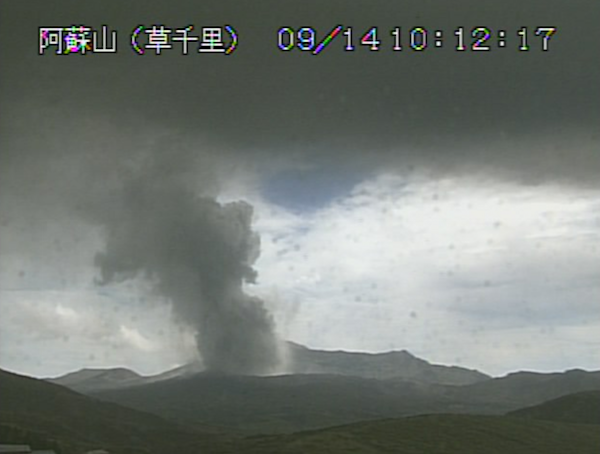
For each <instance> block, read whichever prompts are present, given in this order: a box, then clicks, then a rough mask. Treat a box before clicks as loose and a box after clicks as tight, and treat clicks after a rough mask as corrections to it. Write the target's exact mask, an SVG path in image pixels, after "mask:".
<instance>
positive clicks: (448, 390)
mask: <svg viewBox="0 0 600 454" xmlns="http://www.w3.org/2000/svg"><path fill="white" fill-rule="evenodd" d="M590 389H600V374H599V373H597V372H584V371H571V372H567V373H562V374H529V373H522V374H521V373H519V374H512V375H510V376H508V377H503V378H499V379H493V380H487V381H486V382H482V383H475V384H472V385H467V386H447V385H434V384H427V383H415V382H404V381H399V380H397V379H391V380H375V379H366V378H361V377H347V376H343V375H325V374H314V375H285V376H275V377H249V376H224V375H217V374H210V373H200V374H197V375H194V376H191V377H187V378H178V379H171V380H165V381H161V382H156V383H152V384H146V385H142V386H136V387H131V388H123V389H115V390H107V391H103V392H98V393H96V394H94V395H96V396H97V397H100V398H102V399H106V400H110V401H113V402H118V403H119V404H122V405H127V406H130V407H132V408H137V409H140V410H143V411H148V412H151V413H155V414H157V415H160V416H162V417H165V418H169V419H173V420H176V421H180V422H185V423H194V424H213V425H217V426H219V427H221V428H223V430H234V431H240V432H242V433H246V434H250V433H279V432H294V431H298V430H308V429H317V428H322V427H327V426H333V425H339V424H347V423H351V422H357V421H360V420H372V419H380V418H390V417H401V416H410V415H418V414H425V413H470V414H504V413H506V412H508V411H512V410H516V409H518V408H521V407H524V406H527V405H534V404H539V403H541V402H543V401H546V400H549V399H551V398H556V397H559V396H561V395H564V394H569V393H571V392H576V391H585V390H590Z"/></svg>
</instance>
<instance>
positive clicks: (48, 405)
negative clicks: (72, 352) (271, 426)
mask: <svg viewBox="0 0 600 454" xmlns="http://www.w3.org/2000/svg"><path fill="white" fill-rule="evenodd" d="M0 425H1V426H2V428H1V431H0V434H1V435H2V436H3V437H4V436H6V437H7V438H12V439H13V440H14V441H18V440H16V438H19V437H21V438H23V441H27V439H28V438H31V437H38V438H40V439H41V440H42V442H44V443H45V442H46V441H47V442H50V445H51V446H57V447H59V448H60V449H59V451H60V454H71V453H73V454H79V453H81V452H83V451H86V450H90V449H108V450H110V452H111V453H112V454H121V453H122V454H136V453H140V454H142V453H144V454H155V453H156V454H159V453H161V454H162V453H164V452H173V450H174V449H175V448H176V449H175V450H177V452H179V453H184V452H189V453H190V454H191V453H196V452H199V451H198V450H199V449H200V448H202V449H204V451H200V452H220V451H211V450H208V449H210V448H211V447H213V446H221V444H223V442H224V440H222V439H220V438H219V437H216V436H214V435H209V434H205V433H202V432H198V431H193V430H191V429H189V428H186V427H183V426H179V425H177V424H175V423H172V422H168V421H165V420H163V419H162V418H160V417H158V416H155V415H151V414H146V413H143V412H140V411H137V410H132V409H129V408H126V407H122V406H120V405H117V404H114V403H110V402H103V401H100V400H97V399H94V398H90V397H87V396H84V395H81V394H78V393H76V392H74V391H71V390H69V389H67V388H64V387H62V386H59V385H54V384H51V383H47V382H45V381H42V380H36V379H33V378H29V377H24V376H21V375H17V374H13V373H10V372H6V371H2V370H0ZM0 441H2V440H0ZM215 449H216V448H215Z"/></svg>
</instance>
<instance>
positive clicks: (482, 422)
mask: <svg viewBox="0 0 600 454" xmlns="http://www.w3.org/2000/svg"><path fill="white" fill-rule="evenodd" d="M200 377H201V378H203V379H204V382H202V380H201V381H198V380H197V377H196V380H192V379H189V380H188V383H191V384H193V385H194V386H196V387H197V386H198V383H204V385H203V386H202V387H204V388H206V389H208V392H212V393H215V392H220V393H221V394H222V395H221V402H223V399H226V396H227V395H230V394H231V392H232V391H231V390H232V389H235V383H236V382H237V386H238V389H237V391H236V392H238V393H240V392H242V393H243V392H244V390H246V391H247V388H246V387H245V386H246V385H245V384H246V383H247V381H248V380H254V381H256V383H255V386H256V388H255V390H260V386H263V389H262V391H260V392H259V393H258V395H257V396H254V398H256V399H263V400H265V399H268V397H269V395H271V394H270V393H272V392H273V389H274V387H275V388H279V389H280V390H281V394H280V395H283V393H287V394H295V395H296V397H297V400H296V401H295V403H296V404H298V405H299V404H300V402H301V401H302V400H306V403H305V405H308V406H310V405H315V406H317V408H318V405H317V404H318V402H319V400H327V399H331V400H330V402H333V403H334V404H335V405H333V406H332V407H331V408H330V410H329V411H331V412H333V411H334V409H335V408H339V407H340V405H341V401H342V400H343V399H344V398H348V396H349V395H350V394H348V389H345V390H344V389H343V387H342V389H341V390H340V392H339V393H338V394H337V395H336V394H335V392H336V391H335V388H336V387H337V388H339V387H340V382H339V380H338V379H337V377H335V376H319V379H320V380H321V381H325V385H326V386H324V387H317V388H316V390H313V391H311V392H307V390H310V389H312V388H311V387H312V385H313V381H314V380H313V378H314V377H311V376H291V377H287V378H286V379H285V380H281V379H279V380H275V382H269V381H265V380H261V379H259V378H257V377H223V376H217V375H214V376H210V377H208V376H200ZM345 378H347V379H350V380H357V383H355V384H354V385H353V386H355V387H354V388H352V390H353V391H354V392H356V394H357V395H356V396H355V397H356V399H357V400H356V401H355V403H358V404H360V405H361V406H368V405H373V403H370V402H368V400H369V399H371V398H372V397H373V394H370V393H372V391H369V390H365V391H366V395H360V392H359V391H360V388H357V387H356V385H357V384H358V385H364V384H365V383H367V382H369V381H368V380H364V379H357V378H356V377H345ZM207 379H210V386H207V382H206V380H207ZM185 382H186V381H185V380H182V381H181V382H180V381H174V382H173V383H175V384H177V386H178V389H179V392H181V393H182V396H185V392H192V391H194V390H199V389H200V388H202V387H200V388H194V387H192V388H186V387H185V386H183V387H181V384H182V383H184V384H185ZM173 383H172V384H171V386H173ZM265 383H269V385H268V386H265ZM379 383H383V382H379ZM322 384H323V383H321V385H322ZM165 385H166V383H163V384H162V386H165ZM413 385H414V384H413ZM307 386H308V388H306V387H307ZM140 389H141V388H140ZM150 389H155V388H154V387H152V388H150ZM205 396H206V394H205ZM157 397H158V398H160V394H159V395H158V396H157ZM193 397H194V396H193V394H188V398H189V399H191V400H193ZM360 399H365V401H364V402H363V401H361V400H360ZM378 402H379V401H378ZM0 404H1V406H0V442H11V443H27V444H31V445H33V446H35V447H36V448H50V449H55V450H56V451H57V453H58V454H81V453H82V452H85V451H87V450H90V449H106V450H108V451H109V452H111V454H164V453H176V454H200V453H202V454H301V453H302V454H304V453H311V454H312V453H314V454H325V453H327V454H337V453H339V454H348V453H354V454H376V453H394V454H483V453H484V454H564V453H577V454H597V453H598V452H599V448H600V431H599V430H597V427H596V426H593V425H591V424H568V423H559V422H550V421H539V420H533V419H525V418H518V417H508V416H477V415H468V416H467V415H448V414H446V415H443V414H439V415H426V416H415V417H409V418H402V419H386V420H371V421H361V422H357V423H353V424H348V425H344V426H336V427H329V428H326V429H319V430H313V431H309V432H297V433H292V434H280V435H260V436H252V437H248V438H232V437H224V436H215V435H208V434H206V433H204V432H200V431H197V430H194V429H192V428H191V427H190V426H184V425H177V424H174V423H172V422H169V421H167V420H164V419H162V418H160V417H157V416H153V415H149V414H146V413H143V412H139V411H135V410H130V409H127V408H124V407H121V406H120V405H116V404H111V403H108V402H103V401H100V400H97V399H93V398H90V397H86V396H83V395H81V394H78V393H75V392H73V391H71V390H68V389H66V388H64V387H62V386H58V385H53V384H49V383H46V382H44V381H42V380H36V379H32V378H28V377H23V376H19V375H16V374H11V373H8V372H4V371H0ZM177 405H180V406H181V407H179V408H178V407H177V406H174V407H173V409H172V410H173V412H174V413H173V414H176V411H177V410H178V409H179V410H180V411H190V409H197V408H198V407H197V406H196V405H197V403H195V402H192V403H191V406H190V408H185V403H184V402H183V401H178V402H177ZM369 408H371V409H373V407H369ZM238 410H239V413H240V416H239V417H240V420H239V421H234V423H235V424H240V427H243V424H246V423H248V421H250V420H249V419H248V418H249V415H248V414H247V413H248V412H249V410H248V409H245V408H243V407H239V408H238ZM296 410H297V409H295V408H281V413H279V414H276V415H273V417H274V420H275V423H281V421H289V420H293V419H294V418H299V419H303V418H305V420H303V421H302V423H303V424H314V423H315V421H312V420H311V418H312V417H313V416H310V417H307V416H306V415H305V416H302V415H301V414H299V413H298V412H297V411H296ZM211 411H212V412H213V413H214V414H217V411H216V409H215V408H212V410H211ZM228 414H229V417H234V414H233V413H232V412H231V408H230V410H229V413H228ZM313 415H314V417H315V418H316V419H317V420H318V414H317V413H313ZM330 419H331V414H327V415H325V416H324V417H323V419H322V420H320V422H319V423H323V422H324V421H326V420H330Z"/></svg>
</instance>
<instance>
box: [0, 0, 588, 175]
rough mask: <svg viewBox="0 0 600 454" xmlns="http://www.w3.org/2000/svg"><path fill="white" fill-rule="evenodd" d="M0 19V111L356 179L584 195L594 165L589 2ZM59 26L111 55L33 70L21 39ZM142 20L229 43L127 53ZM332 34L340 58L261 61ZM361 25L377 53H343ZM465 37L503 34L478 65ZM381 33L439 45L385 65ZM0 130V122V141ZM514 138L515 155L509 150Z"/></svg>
mask: <svg viewBox="0 0 600 454" xmlns="http://www.w3.org/2000/svg"><path fill="white" fill-rule="evenodd" d="M2 11H3V14H2V19H1V20H2V30H3V34H4V36H7V37H8V38H7V39H6V40H4V41H3V42H5V43H10V45H4V46H2V49H0V52H1V53H2V57H3V58H2V60H3V62H7V63H6V66H5V67H4V69H3V77H2V82H0V88H1V91H0V94H1V96H2V101H3V105H7V106H10V105H12V104H17V103H22V102H26V101H27V100H30V101H34V102H35V103H36V104H42V105H51V106H53V110H54V112H55V113H56V114H57V115H61V113H63V112H68V111H79V112H85V111H96V112H102V113H106V114H107V115H110V116H111V117H113V118H115V119H117V121H118V122H120V123H123V124H128V125H129V127H130V128H131V129H132V130H142V129H145V128H152V127H153V126H156V125H160V126H164V127H167V128H178V129H182V130H194V131H196V132H198V134H201V135H203V136H206V137H211V138H214V139H215V140H217V141H219V142H221V143H228V144H229V145H231V146H233V147H234V148H239V149H244V150H246V151H247V150H249V149H251V150H262V151H266V152H268V153H271V154H274V153H277V154H289V155H292V154H293V153H296V154H300V155H302V156H304V157H305V158H309V159H314V158H316V157H318V156H320V155H322V154H331V155H332V156H334V157H335V158H334V159H338V160H339V162H340V163H343V162H344V161H345V160H347V159H350V160H354V161H358V162H360V163H361V164H363V165H366V166H371V167H373V166H378V165H382V163H384V164H383V165H385V166H388V165H390V164H393V165H395V166H396V167H403V168H406V167H409V166H425V167H430V168H432V169H433V170H435V171H444V172H448V171H457V172H461V171H465V169H467V170H468V171H469V172H472V171H473V169H476V170H482V169H483V170H484V171H486V172H488V173H492V174H493V175H495V176H500V177H502V176H506V177H510V178H512V177H516V178H520V179H523V180H528V179H532V180H533V181H534V182H535V180H539V179H555V178H559V179H564V180H567V181H569V182H571V183H573V182H575V183H577V184H582V183H592V182H593V181H594V180H595V175H596V173H597V171H598V169H599V168H600V158H599V155H598V153H596V152H595V150H597V149H598V142H599V136H598V134H597V131H596V129H597V127H596V126H597V124H598V121H600V108H599V105H598V102H597V99H599V98H600V92H599V91H600V88H599V86H598V84H597V80H599V78H600V59H599V58H598V53H597V49H596V42H597V41H598V39H599V38H600V37H599V36H598V34H599V32H598V29H597V27H596V24H595V17H597V16H598V13H600V6H599V5H598V4H596V3H594V2H585V1H574V2H568V3H567V2H564V1H558V0H553V1H527V2H522V1H516V0H511V1H506V2H495V1H484V2H477V3H474V2H469V1H452V2H443V3H440V2H438V1H425V2H418V3H414V2H410V3H409V2H397V1H378V2H370V3H368V4H366V3H358V2H346V1H337V0H336V1H329V2H320V1H319V2H317V1H314V2H302V3H301V4H300V3H297V2H271V1H265V2H258V3H252V4H248V3H242V2H208V3H207V2H202V3H198V2H180V3H175V4H172V3H163V2H156V1H155V2H145V3H144V5H143V7H140V8H138V9H130V8H125V7H122V6H117V5H114V6H113V5H111V6H107V4H106V3H105V2H101V3H92V2H87V3H81V2H59V3H58V4H52V5H51V6H50V5H49V4H45V3H42V2H39V3H33V2H21V3H19V4H16V3H15V4H10V5H7V4H3V5H2ZM71 23H86V24H90V25H92V26H96V27H98V26H99V25H100V24H103V23H106V24H108V25H109V26H111V27H113V28H115V29H117V30H118V31H119V33H120V35H119V39H120V41H119V46H120V51H119V52H120V53H119V54H118V55H92V56H87V57H84V58H82V59H79V58H76V57H73V58H71V57H64V58H60V57H54V56H45V57H43V58H42V57H39V56H38V55H37V47H36V36H37V27H38V26H40V25H48V26H50V25H60V24H71ZM154 23H163V24H165V25H167V26H171V27H180V26H184V25H187V24H190V23H191V24H194V25H196V26H197V27H199V26H201V25H211V24H213V25H214V24H224V23H231V24H233V25H234V26H235V27H236V28H237V29H238V31H239V33H240V46H239V49H238V50H237V51H236V52H235V53H234V54H233V55H231V56H229V57H225V58H223V56H221V55H205V54H199V55H198V54H197V55H188V56H185V57H184V56H181V55H178V54H177V52H178V51H173V52H172V53H171V54H167V55H163V56H160V57H152V56H149V55H146V56H143V57H140V56H136V55H134V54H133V53H132V52H131V51H130V48H129V46H128V33H129V32H130V31H131V29H132V28H133V27H135V26H136V25H137V24H146V25H150V24H154ZM337 23H340V24H344V25H348V26H353V29H354V31H355V34H356V36H355V40H356V42H357V44H356V46H357V51H356V52H343V51H342V46H343V44H342V42H341V41H342V40H343V37H339V39H338V41H337V42H334V43H333V44H332V46H331V48H328V49H326V50H325V51H324V52H323V54H322V55H319V56H312V55H309V54H307V53H301V52H299V51H297V50H296V51H294V52H289V53H284V52H281V51H279V50H278V49H277V46H276V31H277V30H278V29H279V28H280V27H281V26H284V25H286V26H290V27H294V28H298V27H300V26H313V27H315V28H316V29H317V30H318V31H319V32H320V33H321V35H323V34H324V33H326V32H327V31H329V30H330V29H331V28H332V27H333V26H334V25H335V24H337ZM373 25H377V26H379V29H380V35H379V37H380V39H381V40H383V42H384V44H383V45H382V49H381V50H380V51H378V52H368V51H366V49H364V48H362V47H364V46H360V45H358V38H359V36H360V34H361V32H362V31H364V30H366V29H368V28H369V27H371V26H373ZM481 25H485V26H488V27H490V28H491V29H492V30H500V29H505V30H507V31H508V44H507V46H506V48H504V49H501V48H498V47H497V42H496V41H497V40H496V39H495V38H494V39H493V40H492V42H491V47H492V50H491V51H489V52H473V51H467V52H458V51H456V50H455V49H454V47H455V43H454V40H455V37H454V35H453V32H454V30H455V29H456V28H457V27H459V26H462V27H465V29H467V30H468V31H470V30H471V28H472V27H475V26H481ZM393 26H402V27H404V28H405V29H406V30H408V29H410V28H411V27H414V26H424V27H426V28H427V29H428V30H431V31H433V30H436V29H441V30H444V32H445V36H444V39H445V44H444V47H443V48H442V49H437V48H435V47H434V46H433V44H432V41H433V35H432V32H431V36H430V47H429V48H428V49H427V50H426V51H423V52H414V51H409V50H405V51H403V52H400V53H394V52H392V51H391V50H390V49H389V47H390V36H389V30H390V29H391V28H392V27H393ZM523 26H527V27H529V30H530V34H531V36H530V45H531V50H530V51H529V52H519V51H518V50H517V48H518V46H519V43H518V40H517V36H516V31H517V30H518V29H519V28H520V27H523ZM537 26H555V27H557V29H558V31H557V33H556V35H555V36H554V37H553V38H552V40H551V43H550V46H551V47H550V51H549V52H542V51H540V50H539V44H540V43H539V41H540V38H539V37H535V36H534V35H533V32H534V30H535V28H536V27H537ZM19 36H20V37H27V39H25V38H23V39H21V38H18V37H19ZM385 43H387V45H386V44H385ZM405 47H406V43H405ZM10 121H11V119H5V120H4V121H3V122H2V132H3V133H4V134H6V133H7V129H8V127H9V125H10ZM13 121H17V122H23V121H25V119H23V118H15V119H13ZM32 128H35V126H32ZM523 140H524V141H525V143H527V144H528V146H527V148H525V149H523V148H522V147H521V148H519V147H518V146H516V145H515V144H516V143H519V142H522V141H523ZM559 141H562V142H563V143H562V144H557V143H556V142H559ZM284 150H285V151H284ZM344 169H345V168H344V167H343V166H340V171H344ZM504 172H507V173H506V175H504Z"/></svg>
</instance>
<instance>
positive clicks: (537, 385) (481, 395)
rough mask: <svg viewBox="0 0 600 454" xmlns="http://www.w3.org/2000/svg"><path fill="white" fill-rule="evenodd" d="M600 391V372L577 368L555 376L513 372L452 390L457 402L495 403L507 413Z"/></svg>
mask: <svg viewBox="0 0 600 454" xmlns="http://www.w3.org/2000/svg"><path fill="white" fill-rule="evenodd" d="M593 390H600V371H593V372H588V371H584V370H580V369H574V370H569V371H566V372H556V373H549V374H545V373H538V372H516V373H513V374H509V375H507V376H505V377H501V378H494V379H492V380H488V381H485V382H481V383H475V384H473V385H470V386H468V387H461V388H458V389H455V390H453V393H452V395H453V396H454V397H455V398H456V399H457V400H463V401H464V400H467V399H468V401H469V402H471V403H473V404H476V403H484V402H495V403H496V407H495V408H496V410H501V409H503V411H505V412H508V411H512V410H516V409H518V408H520V407H524V406H527V405H537V404H540V403H542V402H545V401H547V400H550V399H555V398H557V397H561V396H564V395H567V394H572V393H576V392H581V391H593Z"/></svg>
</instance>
